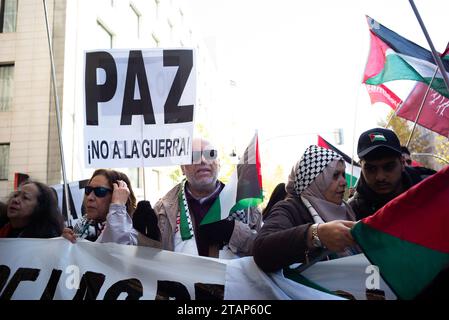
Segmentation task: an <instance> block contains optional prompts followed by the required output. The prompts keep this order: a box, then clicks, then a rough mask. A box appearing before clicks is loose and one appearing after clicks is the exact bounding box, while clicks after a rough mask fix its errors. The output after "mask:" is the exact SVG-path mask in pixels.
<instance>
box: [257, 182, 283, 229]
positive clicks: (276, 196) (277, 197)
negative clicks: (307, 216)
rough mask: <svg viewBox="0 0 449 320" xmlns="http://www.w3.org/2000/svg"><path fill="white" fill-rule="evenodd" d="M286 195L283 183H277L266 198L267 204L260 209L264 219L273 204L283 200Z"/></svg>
mask: <svg viewBox="0 0 449 320" xmlns="http://www.w3.org/2000/svg"><path fill="white" fill-rule="evenodd" d="M286 196H287V191H286V190H285V183H283V182H282V183H279V184H278V185H277V186H276V187H275V188H274V190H273V192H272V193H271V196H270V200H268V203H267V206H266V207H265V209H263V211H262V217H263V219H264V220H265V219H266V218H267V217H268V215H269V213H270V210H271V209H272V208H273V206H274V205H275V204H276V203H278V202H279V201H281V200H284V199H285V197H286Z"/></svg>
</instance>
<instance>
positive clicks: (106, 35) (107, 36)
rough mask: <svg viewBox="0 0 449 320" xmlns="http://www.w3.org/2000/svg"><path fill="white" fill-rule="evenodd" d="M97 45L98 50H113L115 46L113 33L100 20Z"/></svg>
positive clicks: (98, 22) (98, 21)
mask: <svg viewBox="0 0 449 320" xmlns="http://www.w3.org/2000/svg"><path fill="white" fill-rule="evenodd" d="M96 43H97V44H98V48H101V49H108V48H109V49H110V48H112V45H113V34H112V32H111V31H110V30H109V29H108V28H107V27H106V26H105V25H104V23H103V22H101V21H100V20H97V39H96Z"/></svg>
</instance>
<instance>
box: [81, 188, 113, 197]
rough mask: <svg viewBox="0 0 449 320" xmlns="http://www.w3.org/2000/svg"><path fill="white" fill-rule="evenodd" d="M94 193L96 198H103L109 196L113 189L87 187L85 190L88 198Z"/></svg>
mask: <svg viewBox="0 0 449 320" xmlns="http://www.w3.org/2000/svg"><path fill="white" fill-rule="evenodd" d="M92 191H93V192H94V193H95V196H96V197H98V198H103V197H105V196H106V195H107V194H108V192H112V190H111V189H108V188H105V187H95V188H94V187H89V186H86V187H85V188H84V194H85V195H86V196H88V195H89V194H90V193H91V192H92Z"/></svg>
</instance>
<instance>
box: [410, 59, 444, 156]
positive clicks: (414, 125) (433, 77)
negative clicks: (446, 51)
mask: <svg viewBox="0 0 449 320" xmlns="http://www.w3.org/2000/svg"><path fill="white" fill-rule="evenodd" d="M437 73H438V67H436V68H435V72H434V73H433V76H432V79H431V80H430V83H429V85H428V86H427V90H426V93H425V94H424V98H423V99H422V101H421V105H420V107H419V110H418V113H417V114H416V118H415V123H414V124H413V128H412V132H410V135H409V136H408V139H407V143H406V144H405V147H406V148H408V146H409V145H410V141H411V140H412V136H413V133H415V129H416V124H417V123H418V119H419V116H420V115H421V112H422V109H423V107H424V103H425V102H426V99H427V96H428V94H429V92H430V86H431V85H432V83H433V80H434V79H435V77H436V75H437Z"/></svg>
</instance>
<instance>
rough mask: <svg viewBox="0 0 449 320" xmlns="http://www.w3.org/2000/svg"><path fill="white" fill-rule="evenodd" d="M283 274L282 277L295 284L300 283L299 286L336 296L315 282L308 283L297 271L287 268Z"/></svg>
mask: <svg viewBox="0 0 449 320" xmlns="http://www.w3.org/2000/svg"><path fill="white" fill-rule="evenodd" d="M283 273H284V277H286V278H287V279H290V280H292V281H295V282H297V283H300V284H302V285H305V286H307V287H310V288H312V289H316V290H319V291H322V292H326V293H329V294H333V295H336V294H335V292H332V291H330V290H328V289H326V288H324V287H322V286H320V285H319V284H317V283H316V282H313V281H310V280H309V279H307V278H306V277H304V276H303V275H301V274H300V273H299V272H298V271H296V270H294V269H290V268H288V267H287V268H284V269H283Z"/></svg>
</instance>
